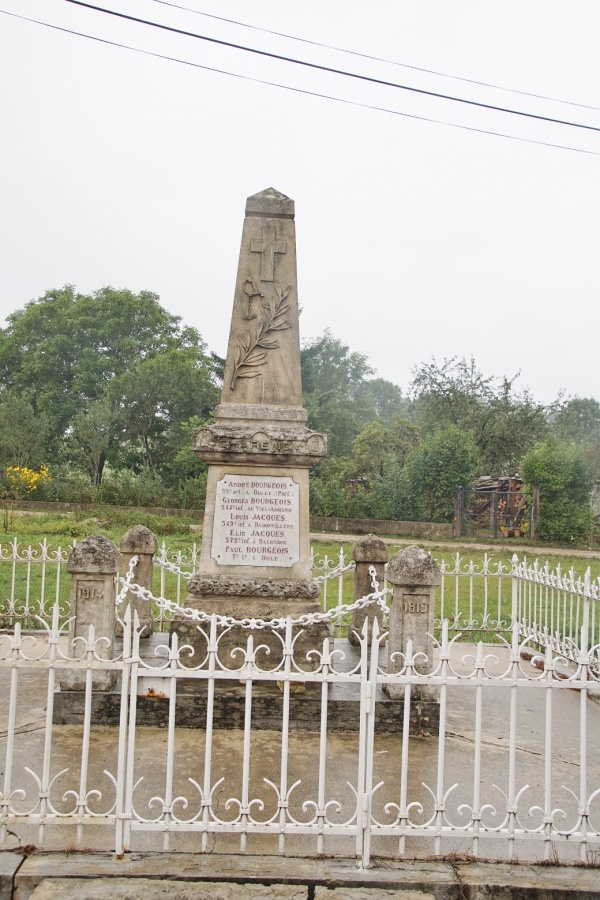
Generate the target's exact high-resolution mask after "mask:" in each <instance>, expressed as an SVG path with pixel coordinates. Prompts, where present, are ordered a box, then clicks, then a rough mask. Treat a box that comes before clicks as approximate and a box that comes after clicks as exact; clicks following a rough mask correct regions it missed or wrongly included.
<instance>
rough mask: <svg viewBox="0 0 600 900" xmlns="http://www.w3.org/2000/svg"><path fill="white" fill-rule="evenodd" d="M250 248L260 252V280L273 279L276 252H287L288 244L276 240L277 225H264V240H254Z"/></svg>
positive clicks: (254, 251)
mask: <svg viewBox="0 0 600 900" xmlns="http://www.w3.org/2000/svg"><path fill="white" fill-rule="evenodd" d="M250 249H251V251H252V252H253V253H260V254H261V260H260V280H261V281H273V268H274V265H275V254H276V253H285V252H286V250H287V244H286V242H285V241H277V240H275V226H274V225H264V226H263V229H262V240H261V241H252V242H251V244H250Z"/></svg>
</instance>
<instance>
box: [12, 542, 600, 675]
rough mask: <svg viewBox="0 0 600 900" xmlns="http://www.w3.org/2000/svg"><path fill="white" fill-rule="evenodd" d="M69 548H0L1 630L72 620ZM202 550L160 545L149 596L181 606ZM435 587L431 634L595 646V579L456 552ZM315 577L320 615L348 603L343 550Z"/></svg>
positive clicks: (598, 596) (317, 562) (158, 619)
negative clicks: (514, 632) (515, 630)
mask: <svg viewBox="0 0 600 900" xmlns="http://www.w3.org/2000/svg"><path fill="white" fill-rule="evenodd" d="M70 550H71V547H70V546H69V547H66V548H61V547H58V548H57V549H51V547H50V546H49V544H48V541H47V540H44V541H42V542H40V544H38V545H36V546H23V545H20V544H19V543H18V542H17V539H16V538H15V539H13V540H12V541H10V542H9V543H6V544H0V628H6V629H11V628H13V627H14V625H15V624H16V623H17V622H20V624H21V626H22V628H23V629H25V630H27V629H33V630H35V629H37V628H39V627H40V623H39V619H40V618H41V619H43V620H45V621H46V622H47V623H49V622H50V621H51V619H52V612H53V606H54V604H55V603H56V602H58V603H59V606H60V621H61V622H62V621H65V620H66V619H67V618H68V615H69V577H68V575H67V573H66V569H65V566H66V561H67V559H68V556H69V552H70ZM199 562H200V548H199V547H198V546H197V545H196V544H193V545H192V546H191V547H190V548H189V550H187V551H181V550H176V551H172V550H170V549H169V548H168V547H167V546H166V544H165V543H164V542H163V544H162V546H161V547H160V549H159V551H158V553H157V554H156V556H155V558H154V563H155V578H154V585H153V590H154V592H155V593H156V594H157V595H158V596H161V597H167V598H169V599H170V600H172V601H174V602H175V603H176V604H181V602H182V601H183V599H184V598H185V596H186V593H187V590H186V582H187V580H188V578H189V577H190V576H191V574H192V573H193V572H194V571H196V570H197V568H198V565H199ZM438 562H439V565H440V572H441V580H440V586H439V588H438V590H437V597H436V620H435V629H436V633H438V634H439V633H440V632H441V627H442V622H443V621H444V620H448V623H449V628H450V632H451V633H457V632H460V633H461V634H462V635H463V636H469V637H470V638H472V639H474V640H477V639H479V638H484V639H486V640H490V639H492V640H497V639H498V636H499V635H502V634H504V635H505V636H510V630H511V627H512V622H513V616H516V619H517V621H518V622H519V628H520V634H521V636H522V637H529V638H530V639H531V643H532V644H533V645H535V646H537V647H538V648H545V647H546V646H547V645H551V646H552V647H553V649H554V650H555V651H557V652H560V653H561V654H563V655H564V656H565V657H567V658H568V659H574V656H573V654H574V652H575V648H576V646H577V644H578V641H579V635H580V632H581V627H582V626H583V625H584V624H585V625H586V628H587V629H588V645H589V646H591V645H593V644H595V643H599V642H600V613H599V611H598V604H599V602H600V577H597V578H595V579H592V578H591V575H590V570H589V568H588V570H587V571H586V573H585V574H584V575H583V576H579V575H577V574H576V573H575V572H574V570H573V569H572V568H571V569H569V570H568V571H565V572H563V571H562V570H561V567H560V565H559V566H557V567H556V569H551V568H550V566H549V564H548V563H547V562H546V563H545V564H544V565H541V564H540V563H539V562H538V561H537V560H536V561H535V562H533V563H529V562H528V561H527V559H526V558H523V559H522V560H519V559H518V557H517V556H516V555H515V556H513V559H512V564H508V563H505V562H502V561H494V560H493V558H492V556H491V555H489V554H487V553H486V554H484V556H483V559H482V561H481V562H474V561H473V560H468V559H465V558H464V557H462V556H461V555H460V553H456V554H455V555H454V556H453V557H452V558H450V559H439V560H438ZM311 564H312V571H313V575H314V576H315V577H316V578H317V580H318V581H320V582H321V583H322V590H321V600H322V606H323V609H324V610H327V609H333V608H335V607H336V606H340V605H341V604H342V603H343V602H349V601H350V600H351V599H352V597H353V578H354V562H353V561H352V560H348V559H347V557H346V553H345V551H344V549H343V548H341V549H340V550H339V551H338V552H337V553H335V554H332V555H331V556H329V555H324V556H319V555H317V554H315V553H314V551H313V552H312V553H311ZM153 614H154V618H155V630H157V631H168V628H169V622H170V618H171V613H170V612H169V610H168V609H165V608H164V607H162V606H160V605H158V604H156V605H154V607H153ZM335 626H336V635H337V636H341V635H342V634H345V633H346V631H347V627H348V617H347V616H346V617H345V618H344V617H341V616H338V617H337V619H336V623H335Z"/></svg>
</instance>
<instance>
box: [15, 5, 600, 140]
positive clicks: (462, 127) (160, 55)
mask: <svg viewBox="0 0 600 900" xmlns="http://www.w3.org/2000/svg"><path fill="white" fill-rule="evenodd" d="M0 13H2V14H3V15H5V16H11V17H12V18H14V19H22V20H23V21H25V22H32V23H33V24H35V25H42V26H44V27H45V28H51V29H52V30H53V31H60V32H62V33H64V34H73V35H75V36H76V37H82V38H86V39H87V40H90V41H95V42H96V43H99V44H106V45H107V46H110V47H118V48H120V49H122V50H131V51H133V52H134V53H141V54H142V55H143V56H153V57H155V58H156V59H164V60H167V61H168V62H174V63H180V64H181V65H184V66H191V67H192V68H194V69H202V70H204V71H206V72H215V73H217V74H219V75H229V76H230V77H232V78H238V79H240V80H242V81H250V82H253V83H255V84H264V85H267V86H268V87H275V88H280V89H282V90H286V91H293V92H294V93H295V94H304V95H306V96H309V97H319V98H321V99H323V100H331V101H333V102H335V103H343V104H345V105H346V106H357V107H359V108H361V109H371V110H374V111H375V112H382V113H388V114H389V115H393V116H402V117H403V118H406V119H414V120H416V121H418V122H428V123H430V124H433V125H444V126H446V127H447V128H457V129H459V130H460V131H472V132H474V133H475V134H487V135H490V136H492V137H500V138H505V139H506V140H509V141H519V142H520V143H524V144H535V145H537V146H539V147H551V148H553V149H555V150H567V151H569V152H571V153H584V154H586V155H587V156H600V152H597V151H595V150H583V149H582V148H580V147H569V146H567V145H565V144H554V143H551V142H550V141H536V140H534V139H533V138H525V137H518V136H517V135H513V134H505V133H504V132H501V131H490V130H489V129H486V128H475V127H473V126H471V125H459V124H457V123H456V122H445V121H443V120H442V119H434V118H431V117H428V116H418V115H416V114H413V113H405V112H400V111H399V110H396V109H389V108H387V107H383V106H374V105H372V104H370V103H360V102H359V101H357V100H346V99H345V98H343V97H335V96H333V95H331V94H322V93H319V92H318V91H309V90H307V89H305V88H297V87H291V86H290V85H287V84H280V83H279V82H277V81H267V80H266V79H263V78H254V77H252V76H250V75H240V74H239V73H238V72H230V71H228V70H227V69H217V68H215V67H214V66H205V65H202V64H201V63H195V62H191V61H190V60H187V59H179V58H178V57H176V56H167V55H166V54H164V53H155V52H154V51H152V50H142V49H141V48H140V47H132V46H131V45H129V44H123V43H120V42H119V41H111V40H108V39H107V38H101V37H97V36H96V35H92V34H86V33H85V32H82V31H75V30H74V29H71V28H65V27H63V26H61V25H53V24H52V23H50V22H43V21H41V20H40V19H33V18H30V17H29V16H21V15H19V14H18V13H13V12H8V10H5V9H0Z"/></svg>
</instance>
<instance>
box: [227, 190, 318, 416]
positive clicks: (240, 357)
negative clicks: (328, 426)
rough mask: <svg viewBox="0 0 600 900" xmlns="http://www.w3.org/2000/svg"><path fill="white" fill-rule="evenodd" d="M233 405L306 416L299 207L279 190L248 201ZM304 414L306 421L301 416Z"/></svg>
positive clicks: (232, 353) (232, 366)
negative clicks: (298, 262) (298, 264)
mask: <svg viewBox="0 0 600 900" xmlns="http://www.w3.org/2000/svg"><path fill="white" fill-rule="evenodd" d="M227 404H238V405H239V404H244V405H245V406H246V405H248V404H253V405H257V406H261V407H266V406H276V407H293V408H294V409H295V410H297V411H300V412H302V413H303V418H304V419H305V418H306V413H305V412H304V410H302V409H301V408H302V379H301V374H300V334H299V327H298V287H297V276H296V232H295V226H294V201H293V200H290V198H289V197H286V196H285V194H282V193H280V191H276V190H275V189H274V188H267V189H266V190H264V191H261V192H260V193H259V194H254V195H253V196H252V197H248V200H247V202H246V216H245V218H244V227H243V231H242V242H241V247H240V258H239V264H238V274H237V280H236V286H235V294H234V301H233V312H232V317H231V329H230V332H229V346H228V349H227V361H226V363H225V378H224V382H223V390H222V393H221V405H220V406H219V407H218V409H217V418H221V417H222V416H225V415H228V414H230V413H231V408H229V407H227ZM298 414H299V413H298Z"/></svg>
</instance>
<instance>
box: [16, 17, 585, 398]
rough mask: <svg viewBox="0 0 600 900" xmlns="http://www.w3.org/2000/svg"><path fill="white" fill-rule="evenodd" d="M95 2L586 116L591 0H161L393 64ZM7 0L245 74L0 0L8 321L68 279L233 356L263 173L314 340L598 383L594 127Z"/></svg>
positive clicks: (510, 103) (541, 109)
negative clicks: (143, 305)
mask: <svg viewBox="0 0 600 900" xmlns="http://www.w3.org/2000/svg"><path fill="white" fill-rule="evenodd" d="M95 2H96V3H97V5H99V6H104V7H106V8H110V9H113V10H118V11H119V12H124V13H127V14H129V15H132V16H137V17H139V18H143V19H149V20H153V21H155V22H159V23H161V24H165V25H169V26H171V27H175V28H179V29H183V30H186V31H192V32H196V33H199V34H202V35H206V36H210V37H215V38H219V39H221V40H225V41H229V42H232V43H237V44H243V45H246V46H248V47H253V48H257V49H261V50H267V51H269V52H272V53H276V54H280V55H285V56H288V57H294V58H297V59H302V60H306V61H311V62H316V63H319V64H320V65H325V66H329V67H332V68H337V69H343V70H346V71H349V72H354V73H359V74H363V75H368V76H370V77H372V78H377V79H381V80H385V81H391V82H396V83H398V84H403V85H407V86H411V87H417V88H421V89H424V90H427V91H433V92H438V93H443V94H450V95H453V96H456V97H461V98H465V99H469V100H476V101H479V102H482V103H486V104H491V105H494V106H501V107H508V108H511V109H516V110H521V111H525V112H528V113H534V114H536V115H540V116H545V117H549V118H554V119H561V120H568V121H570V122H574V123H579V124H584V125H588V126H593V127H594V128H596V129H600V109H599V108H600V54H599V53H598V46H599V42H600V4H599V3H598V2H597V0H587V2H586V0H578V2H576V3H574V2H573V0H528V2H526V3H524V2H523V0H503V2H502V3H498V2H491V0H462V2H459V0H435V2H434V0H369V2H367V0H361V2H359V0H286V2H281V0H253V2H252V3H250V2H248V0H221V2H218V0H173V2H177V3H178V4H179V5H180V6H185V7H188V8H189V10H196V11H200V12H202V13H205V14H207V13H208V14H212V15H217V16H222V17H226V18H229V19H235V20H238V21H239V22H243V23H246V24H248V25H252V26H255V29H269V30H271V31H277V32H284V33H286V34H289V35H293V36H296V37H300V38H304V39H305V40H306V41H313V42H319V43H322V44H328V45H333V46H335V47H338V48H343V49H344V50H352V51H354V53H360V54H367V55H370V56H375V57H380V58H382V59H385V60H390V61H394V62H396V63H402V64H404V66H399V65H393V64H392V63H387V62H377V61H375V60H369V59H365V58H362V57H360V56H353V55H349V54H348V53H344V52H338V51H334V50H330V49H325V48H319V47H316V46H314V45H312V44H309V43H302V42H298V41H295V40H290V39H288V38H284V37H277V36H275V35H272V34H269V33H265V32H264V31H261V30H255V29H254V30H253V29H249V28H245V27H241V26H240V25H234V24H229V23H227V22H222V21H218V20H217V19H214V18H209V17H207V16H206V15H198V14H197V12H196V13H195V12H190V11H185V10H181V9H176V8H173V7H172V6H170V5H168V4H164V3H159V2H156V0H95ZM0 9H2V10H4V11H9V12H13V13H18V14H20V15H22V16H29V17H31V18H37V19H40V20H43V21H45V22H48V23H52V24H54V25H58V26H61V27H63V28H67V29H71V30H75V31H79V32H85V33H86V34H89V35H94V36H96V37H102V38H104V39H106V40H109V41H114V42H118V43H122V44H127V45H130V46H133V47H137V48H140V49H144V50H146V51H151V52H152V53H159V54H163V55H167V56H171V57H176V58H178V59H181V60H187V61H189V62H193V63H195V64H196V65H199V66H208V67H213V68H219V69H223V70H227V71H228V72H232V73H236V74H237V75H241V76H245V78H239V77H232V76H231V75H228V74H218V73H215V72H212V71H206V70H205V69H202V68H197V67H192V66H188V65H183V64H180V63H177V62H171V61H167V60H164V59H159V58H156V57H154V56H150V55H143V54H141V53H136V52H132V51H131V50H127V49H122V48H119V47H114V46H110V45H108V44H105V43H99V42H95V41H91V40H87V39H85V38H82V37H78V36H75V35H72V34H67V33H63V32H60V31H56V30H52V29H50V28H47V27H42V26H40V25H38V24H33V23H30V22H26V21H22V20H19V19H17V18H14V17H10V16H7V15H0V72H1V77H2V89H1V93H0V98H1V99H0V103H1V116H0V123H1V135H2V140H1V145H0V146H1V160H2V164H1V168H0V203H1V205H0V210H1V213H0V241H1V244H0V246H1V248H2V251H1V254H2V255H1V260H2V265H1V267H0V318H2V317H4V316H6V315H8V314H9V313H10V312H11V311H13V310H14V309H18V308H20V307H22V306H23V305H24V304H25V303H26V302H27V301H28V300H30V299H33V298H36V297H39V296H40V295H41V294H43V293H44V291H46V290H47V289H49V288H55V287H60V286H62V285H63V284H65V283H71V284H74V285H75V286H76V287H77V289H78V290H80V291H83V292H90V291H93V290H96V289H98V288H100V287H101V286H103V285H107V284H110V285H113V286H114V287H128V288H130V289H131V290H133V291H139V290H142V289H148V290H152V291H155V292H156V293H158V294H159V295H160V298H161V302H162V304H163V305H164V306H165V307H166V308H167V309H168V310H169V311H170V312H172V313H175V314H177V315H179V316H181V317H182V319H183V320H184V321H185V322H186V323H189V324H191V325H194V326H196V327H197V328H198V329H199V331H200V333H201V334H202V336H203V338H204V339H205V341H206V342H207V344H208V346H209V347H210V349H212V350H214V351H215V352H217V353H219V354H220V355H224V354H225V350H226V343H227V335H228V329H229V321H230V314H231V304H232V300H233V289H234V284H235V275H236V267H237V259H238V253H239V241H240V237H241V229H242V221H243V215H244V205H245V199H246V197H247V196H249V195H250V194H253V193H256V192H257V191H260V190H262V189H263V188H266V187H269V186H273V187H275V188H277V189H278V190H280V191H282V192H283V193H285V194H287V195H288V196H290V197H292V198H294V200H295V201H296V225H297V235H298V290H299V297H300V302H301V304H302V305H303V313H302V316H301V320H300V327H301V334H302V337H303V338H304V339H309V338H314V337H317V336H319V335H320V334H322V333H323V331H324V329H325V328H330V329H331V331H332V332H333V334H334V335H335V336H336V337H338V338H340V339H342V340H343V341H344V342H345V343H347V344H349V345H350V347H351V348H352V350H358V351H361V352H363V353H365V354H366V355H367V356H368V358H369V360H370V362H371V364H372V365H373V367H374V368H375V369H376V370H377V374H378V375H380V376H382V377H384V378H387V379H389V380H391V381H394V382H395V383H397V384H399V385H400V386H401V387H402V389H403V390H404V391H406V390H407V388H408V384H409V382H410V377H411V376H410V373H411V369H412V368H413V367H414V366H415V365H417V364H418V363H419V362H421V361H428V360H430V359H431V357H432V356H435V357H436V359H437V360H438V361H441V360H442V359H443V358H444V357H452V356H458V357H462V356H465V357H470V356H471V355H473V356H474V357H475V359H476V362H477V363H478V365H479V367H480V368H481V369H482V370H483V371H484V372H485V373H486V374H489V375H496V376H501V375H506V376H512V375H514V374H516V373H517V372H518V371H519V370H520V371H521V377H520V379H519V381H518V384H519V385H520V386H521V387H522V388H526V387H528V388H530V389H531V391H532V392H533V394H534V396H535V397H536V398H537V399H539V400H542V401H545V402H549V401H551V400H552V399H554V398H555V397H556V395H557V393H558V392H559V391H560V390H563V391H564V392H566V394H567V395H579V396H595V397H596V398H598V399H600V374H599V373H600V366H599V364H598V355H599V354H598V348H599V346H600V328H599V318H600V315H599V305H600V304H599V299H600V266H599V252H598V247H599V234H598V230H599V229H598V222H599V216H598V212H599V210H600V191H599V186H600V178H599V174H600V132H599V131H593V130H589V129H582V128H577V127H571V126H564V125H558V124H552V123H547V122H542V121H539V120H536V119H528V118H524V117H518V116H514V115H509V114H506V113H502V112H497V111H493V110H485V109H480V108H477V107H474V106H468V105H465V104H461V103H457V102H451V101H447V100H442V99H436V98H431V97H427V96H424V95H422V94H418V93H414V92H407V91H404V90H400V89H397V88H392V87H384V86H381V85H375V84H371V83H367V82H362V81H358V80H356V79H353V78H349V77H347V76H342V75H334V74H328V73H324V72H319V71H315V70H310V69H307V68H305V67H300V66H297V65H293V64H291V63H287V62H281V61H278V60H275V59H269V58H264V57H259V56H256V55H255V54H251V53H248V52H244V51H240V50H235V49H229V48H226V47H223V46H219V45H216V44H210V43H207V42H205V41H201V40H197V39H193V38H189V37H185V36H181V35H175V34H172V33H169V32H167V31H164V30H159V29H155V28H151V27H149V26H146V25H143V24H139V23H135V22H127V21H124V20H119V19H116V18H114V17H111V16H108V15H106V14H103V13H100V12H96V11H93V10H90V9H84V8H79V7H77V6H75V5H73V4H72V3H69V2H67V0H0ZM406 66H413V67H420V68H424V69H431V70H435V71H437V72H441V73H445V75H452V76H459V77H460V78H463V79H473V80H475V81H478V82H488V83H490V84H493V85H499V86H501V87H503V88H510V89H512V91H509V90H497V89H494V88H492V87H485V86H482V85H476V84H472V83H469V82H467V81H462V80H457V78H456V77H455V78H449V77H443V76H442V75H433V74H428V73H424V72H419V71H416V70H415V69H411V68H406ZM248 78H256V79H263V80H266V81H270V82H275V83H279V84H284V85H288V86H291V87H294V88H296V89H298V90H297V91H296V92H292V91H289V90H284V89H282V88H280V87H276V86H269V85H264V84H258V83H256V82H254V81H251V80H246V79H248ZM301 91H308V92H314V93H319V94H327V95H330V96H333V97H337V98H341V99H343V100H346V101H352V103H360V104H364V105H365V106H357V105H352V104H351V103H342V102H337V101H334V100H331V99H325V98H321V97H317V96H311V95H310V94H309V93H302V92H301ZM514 91H521V92H528V93H531V94H538V95H544V96H545V97H548V98H553V99H551V100H542V99H536V98H535V97H532V96H525V95H523V94H519V93H515V92H514ZM559 100H561V101H570V102H569V103H561V102H558V101H559ZM572 104H580V105H579V106H577V105H572ZM366 106H373V107H380V108H384V109H388V110H393V111H395V112H396V113H402V114H405V115H399V114H392V113H390V112H382V111H378V110H376V109H369V108H365V107H366ZM589 107H591V108H589ZM408 115H410V116H420V117H425V118H428V119H437V120H440V121H444V122H448V123H453V124H455V125H460V126H468V127H469V128H473V129H479V130H480V131H470V130H466V129H465V128H464V127H463V128H455V127H448V126H447V125H442V124H436V123H434V122H425V121H421V120H419V119H416V118H409V117H408ZM481 131H493V132H500V133H503V134H506V135H511V136H514V137H518V138H526V139H528V140H529V141H539V142H544V143H546V144H555V145H561V146H562V147H565V148H573V149H557V148H556V147H550V146H542V145H540V144H536V143H530V142H527V141H525V140H509V139H506V138H503V137H497V136H492V135H490V134H485V133H481ZM576 150H579V151H583V150H585V151H588V152H587V153H583V152H575V151H576Z"/></svg>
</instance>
